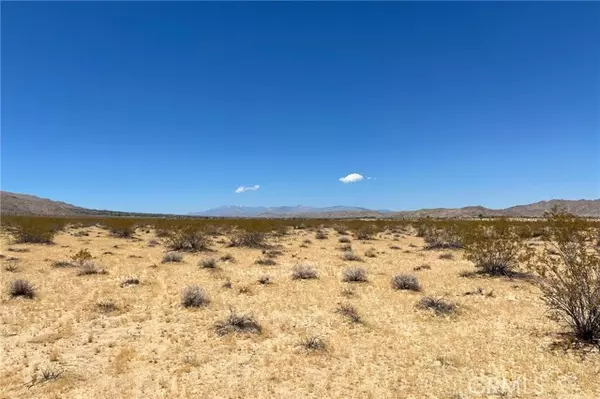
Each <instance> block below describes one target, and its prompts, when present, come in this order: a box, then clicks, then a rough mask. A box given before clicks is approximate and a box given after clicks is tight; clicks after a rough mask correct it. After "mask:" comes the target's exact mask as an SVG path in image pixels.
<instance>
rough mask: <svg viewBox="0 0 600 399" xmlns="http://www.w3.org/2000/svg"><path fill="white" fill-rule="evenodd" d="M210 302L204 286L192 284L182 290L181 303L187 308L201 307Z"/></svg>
mask: <svg viewBox="0 0 600 399" xmlns="http://www.w3.org/2000/svg"><path fill="white" fill-rule="evenodd" d="M208 303H210V300H209V299H208V296H207V295H206V292H205V291H204V289H203V288H202V287H199V286H197V285H191V286H188V287H185V288H184V289H183V290H182V291H181V305H182V306H183V307H185V308H199V307H201V306H204V305H207V304H208Z"/></svg>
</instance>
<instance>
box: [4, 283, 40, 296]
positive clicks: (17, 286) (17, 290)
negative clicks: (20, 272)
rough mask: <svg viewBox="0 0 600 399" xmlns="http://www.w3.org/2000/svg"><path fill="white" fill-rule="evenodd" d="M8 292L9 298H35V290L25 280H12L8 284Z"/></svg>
mask: <svg viewBox="0 0 600 399" xmlns="http://www.w3.org/2000/svg"><path fill="white" fill-rule="evenodd" d="M8 292H9V294H10V296H11V297H13V298H16V297H23V298H27V299H33V298H35V295H36V293H35V288H34V287H33V286H32V285H31V284H30V283H29V281H27V280H21V279H18V280H13V281H12V282H11V283H10V287H9V289H8Z"/></svg>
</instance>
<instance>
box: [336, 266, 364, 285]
mask: <svg viewBox="0 0 600 399" xmlns="http://www.w3.org/2000/svg"><path fill="white" fill-rule="evenodd" d="M342 281H343V282H346V283H364V282H366V281H367V271H366V270H365V269H364V268H362V267H349V268H347V269H345V270H344V272H343V274H342Z"/></svg>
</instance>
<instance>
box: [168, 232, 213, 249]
mask: <svg viewBox="0 0 600 399" xmlns="http://www.w3.org/2000/svg"><path fill="white" fill-rule="evenodd" d="M166 245H167V247H168V248H169V249H170V250H172V251H185V252H198V251H207V250H209V249H210V248H209V245H210V238H209V237H208V235H206V233H205V232H204V231H202V230H200V229H199V228H198V227H196V226H188V227H182V228H179V229H176V230H174V231H171V233H170V234H169V236H168V237H167V238H166Z"/></svg>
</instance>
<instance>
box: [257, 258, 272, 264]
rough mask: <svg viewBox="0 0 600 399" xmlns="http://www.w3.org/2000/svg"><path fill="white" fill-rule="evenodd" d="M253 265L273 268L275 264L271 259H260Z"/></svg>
mask: <svg viewBox="0 0 600 399" xmlns="http://www.w3.org/2000/svg"><path fill="white" fill-rule="evenodd" d="M255 263H256V264H257V265H262V266H274V265H276V264H277V263H276V262H275V261H274V260H273V259H269V258H267V259H262V258H260V259H258V260H257V261H256V262H255Z"/></svg>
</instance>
